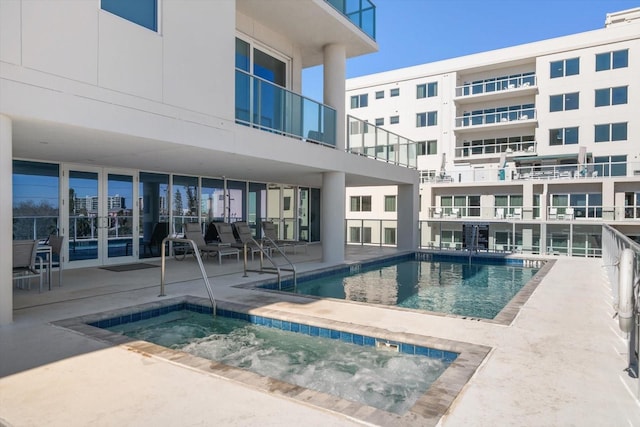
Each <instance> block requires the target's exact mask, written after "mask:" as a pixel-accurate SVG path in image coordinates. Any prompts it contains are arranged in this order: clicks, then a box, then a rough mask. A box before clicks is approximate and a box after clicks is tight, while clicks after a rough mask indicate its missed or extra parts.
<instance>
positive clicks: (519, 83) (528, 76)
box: [456, 73, 537, 97]
mask: <svg viewBox="0 0 640 427" xmlns="http://www.w3.org/2000/svg"><path fill="white" fill-rule="evenodd" d="M536 84H537V80H536V75H535V73H523V74H515V75H511V76H504V77H496V78H492V79H486V80H477V81H474V82H466V83H465V84H464V85H462V86H458V87H456V97H461V96H472V95H482V94H487V93H494V92H500V91H505V90H513V89H524V88H533V87H535V86H536Z"/></svg>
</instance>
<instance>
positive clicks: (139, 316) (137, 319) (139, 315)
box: [131, 313, 142, 322]
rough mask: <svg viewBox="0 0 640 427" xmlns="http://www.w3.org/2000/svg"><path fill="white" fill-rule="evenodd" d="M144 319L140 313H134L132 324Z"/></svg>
mask: <svg viewBox="0 0 640 427" xmlns="http://www.w3.org/2000/svg"><path fill="white" fill-rule="evenodd" d="M141 318H142V316H141V314H140V313H132V314H131V321H132V322H137V321H139V320H140V319H141Z"/></svg>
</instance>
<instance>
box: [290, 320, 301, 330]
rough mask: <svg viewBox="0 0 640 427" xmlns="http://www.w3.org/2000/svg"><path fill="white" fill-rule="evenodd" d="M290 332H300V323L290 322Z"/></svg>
mask: <svg viewBox="0 0 640 427" xmlns="http://www.w3.org/2000/svg"><path fill="white" fill-rule="evenodd" d="M291 332H300V323H296V322H291Z"/></svg>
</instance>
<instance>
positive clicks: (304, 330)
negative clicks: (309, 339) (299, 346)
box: [300, 324, 309, 335]
mask: <svg viewBox="0 0 640 427" xmlns="http://www.w3.org/2000/svg"><path fill="white" fill-rule="evenodd" d="M300 333H301V334H305V335H309V325H303V324H300Z"/></svg>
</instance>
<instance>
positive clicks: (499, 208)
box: [494, 194, 523, 218]
mask: <svg viewBox="0 0 640 427" xmlns="http://www.w3.org/2000/svg"><path fill="white" fill-rule="evenodd" d="M522 201H523V198H522V194H502V195H496V196H495V198H494V205H495V207H496V212H495V217H496V218H514V217H517V216H518V214H519V215H520V216H522Z"/></svg>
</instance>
